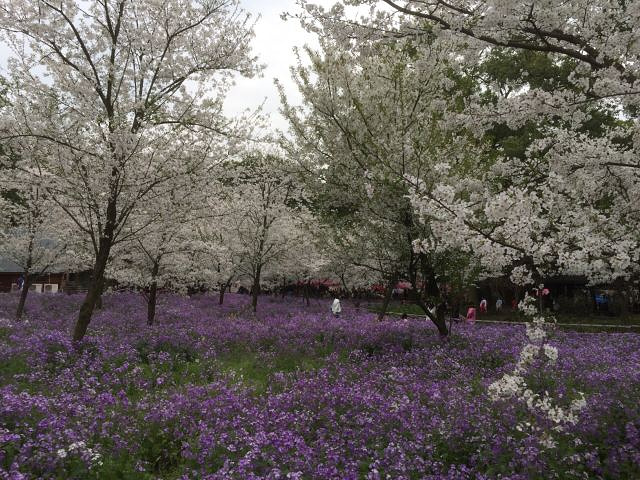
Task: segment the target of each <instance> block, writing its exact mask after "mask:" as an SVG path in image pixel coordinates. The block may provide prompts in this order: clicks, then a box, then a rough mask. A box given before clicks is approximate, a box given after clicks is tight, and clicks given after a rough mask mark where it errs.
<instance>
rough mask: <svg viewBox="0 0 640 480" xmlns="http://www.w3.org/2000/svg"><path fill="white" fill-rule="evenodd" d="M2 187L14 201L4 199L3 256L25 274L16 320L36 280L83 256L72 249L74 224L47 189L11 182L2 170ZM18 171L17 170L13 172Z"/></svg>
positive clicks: (76, 263)
mask: <svg viewBox="0 0 640 480" xmlns="http://www.w3.org/2000/svg"><path fill="white" fill-rule="evenodd" d="M2 173H3V175H2V176H0V189H1V190H2V192H3V193H7V192H8V191H11V192H12V193H13V195H11V198H12V200H9V199H7V198H0V208H1V209H2V212H3V224H2V226H1V227H2V232H1V234H0V257H2V258H5V259H8V260H10V261H12V262H13V263H15V264H16V265H18V266H19V267H20V268H21V269H22V271H23V276H24V283H23V285H22V290H21V292H20V300H19V302H18V307H17V310H16V319H18V320H19V319H21V318H22V316H23V313H24V307H25V303H26V300H27V295H28V293H29V288H30V286H31V284H32V283H33V281H34V280H35V279H36V278H38V277H40V276H42V275H45V274H47V273H51V271H52V270H54V269H56V270H58V271H59V270H61V269H64V270H67V269H69V268H70V267H74V266H76V267H77V266H79V265H80V258H79V257H78V256H77V255H76V254H75V253H74V251H73V250H72V248H73V246H72V245H70V243H69V242H70V241H72V240H71V239H72V238H73V235H74V231H73V225H72V224H71V222H70V221H69V219H68V217H67V216H66V215H65V214H64V212H63V211H62V210H61V209H60V208H59V207H58V206H57V204H56V203H55V202H54V201H53V200H52V199H51V198H50V197H49V194H48V192H47V190H46V188H43V187H42V186H41V185H39V184H37V183H36V184H34V183H32V182H29V183H26V184H25V183H22V182H16V180H17V178H16V175H15V174H13V175H11V181H10V182H7V181H5V180H6V177H5V174H6V173H7V171H6V170H3V171H2ZM12 173H15V172H12Z"/></svg>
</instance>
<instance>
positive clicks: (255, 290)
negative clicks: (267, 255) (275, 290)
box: [251, 267, 262, 312]
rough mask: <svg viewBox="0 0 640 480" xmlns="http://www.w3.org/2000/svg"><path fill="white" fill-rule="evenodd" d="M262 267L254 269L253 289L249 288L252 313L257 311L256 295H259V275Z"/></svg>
mask: <svg viewBox="0 0 640 480" xmlns="http://www.w3.org/2000/svg"><path fill="white" fill-rule="evenodd" d="M261 272H262V267H258V268H257V269H256V274H255V277H254V278H253V287H251V308H252V309H253V311H254V312H256V311H257V310H258V295H260V274H261Z"/></svg>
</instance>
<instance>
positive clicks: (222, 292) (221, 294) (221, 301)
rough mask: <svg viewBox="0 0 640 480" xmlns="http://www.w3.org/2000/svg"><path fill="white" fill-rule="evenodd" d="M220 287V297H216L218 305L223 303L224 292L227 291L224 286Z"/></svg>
mask: <svg viewBox="0 0 640 480" xmlns="http://www.w3.org/2000/svg"><path fill="white" fill-rule="evenodd" d="M219 286H220V296H219V297H218V305H222V304H223V303H224V292H225V290H226V289H227V287H226V285H222V284H221V283H220V284H219Z"/></svg>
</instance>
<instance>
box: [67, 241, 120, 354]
mask: <svg viewBox="0 0 640 480" xmlns="http://www.w3.org/2000/svg"><path fill="white" fill-rule="evenodd" d="M110 251H111V239H110V238H105V237H103V238H101V239H100V247H99V249H98V254H97V255H96V261H95V264H94V266H93V272H92V274H91V282H90V283H89V289H88V290H87V295H86V296H85V298H84V301H83V302H82V305H81V306H80V313H79V314H78V320H77V321H76V326H75V328H74V330H73V340H74V341H75V342H79V341H80V340H82V339H83V338H84V336H85V334H86V333H87V328H88V327H89V323H90V322H91V317H92V315H93V311H94V309H95V307H96V303H97V301H98V297H99V296H100V294H101V293H102V288H103V286H104V272H105V270H106V268H107V261H108V260H109V252H110Z"/></svg>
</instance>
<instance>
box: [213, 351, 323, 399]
mask: <svg viewBox="0 0 640 480" xmlns="http://www.w3.org/2000/svg"><path fill="white" fill-rule="evenodd" d="M215 363H216V366H217V367H218V368H219V369H220V371H221V372H225V373H233V374H235V377H236V379H239V380H240V381H241V382H242V383H243V384H244V385H246V386H248V387H250V388H251V389H252V390H253V391H254V393H255V394H257V395H262V394H265V393H266V392H267V391H268V389H269V387H270V386H272V387H273V386H274V381H273V376H274V375H275V374H276V373H280V372H282V373H291V372H295V371H303V372H306V371H311V370H316V369H318V368H320V367H322V366H323V365H324V363H325V362H324V358H322V357H319V356H309V355H299V354H293V353H281V354H277V355H274V356H269V357H268V358H265V356H263V355H260V354H258V353H256V352H251V351H233V352H230V353H228V354H226V355H223V356H221V357H220V358H219V359H217V360H216V362H215Z"/></svg>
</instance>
